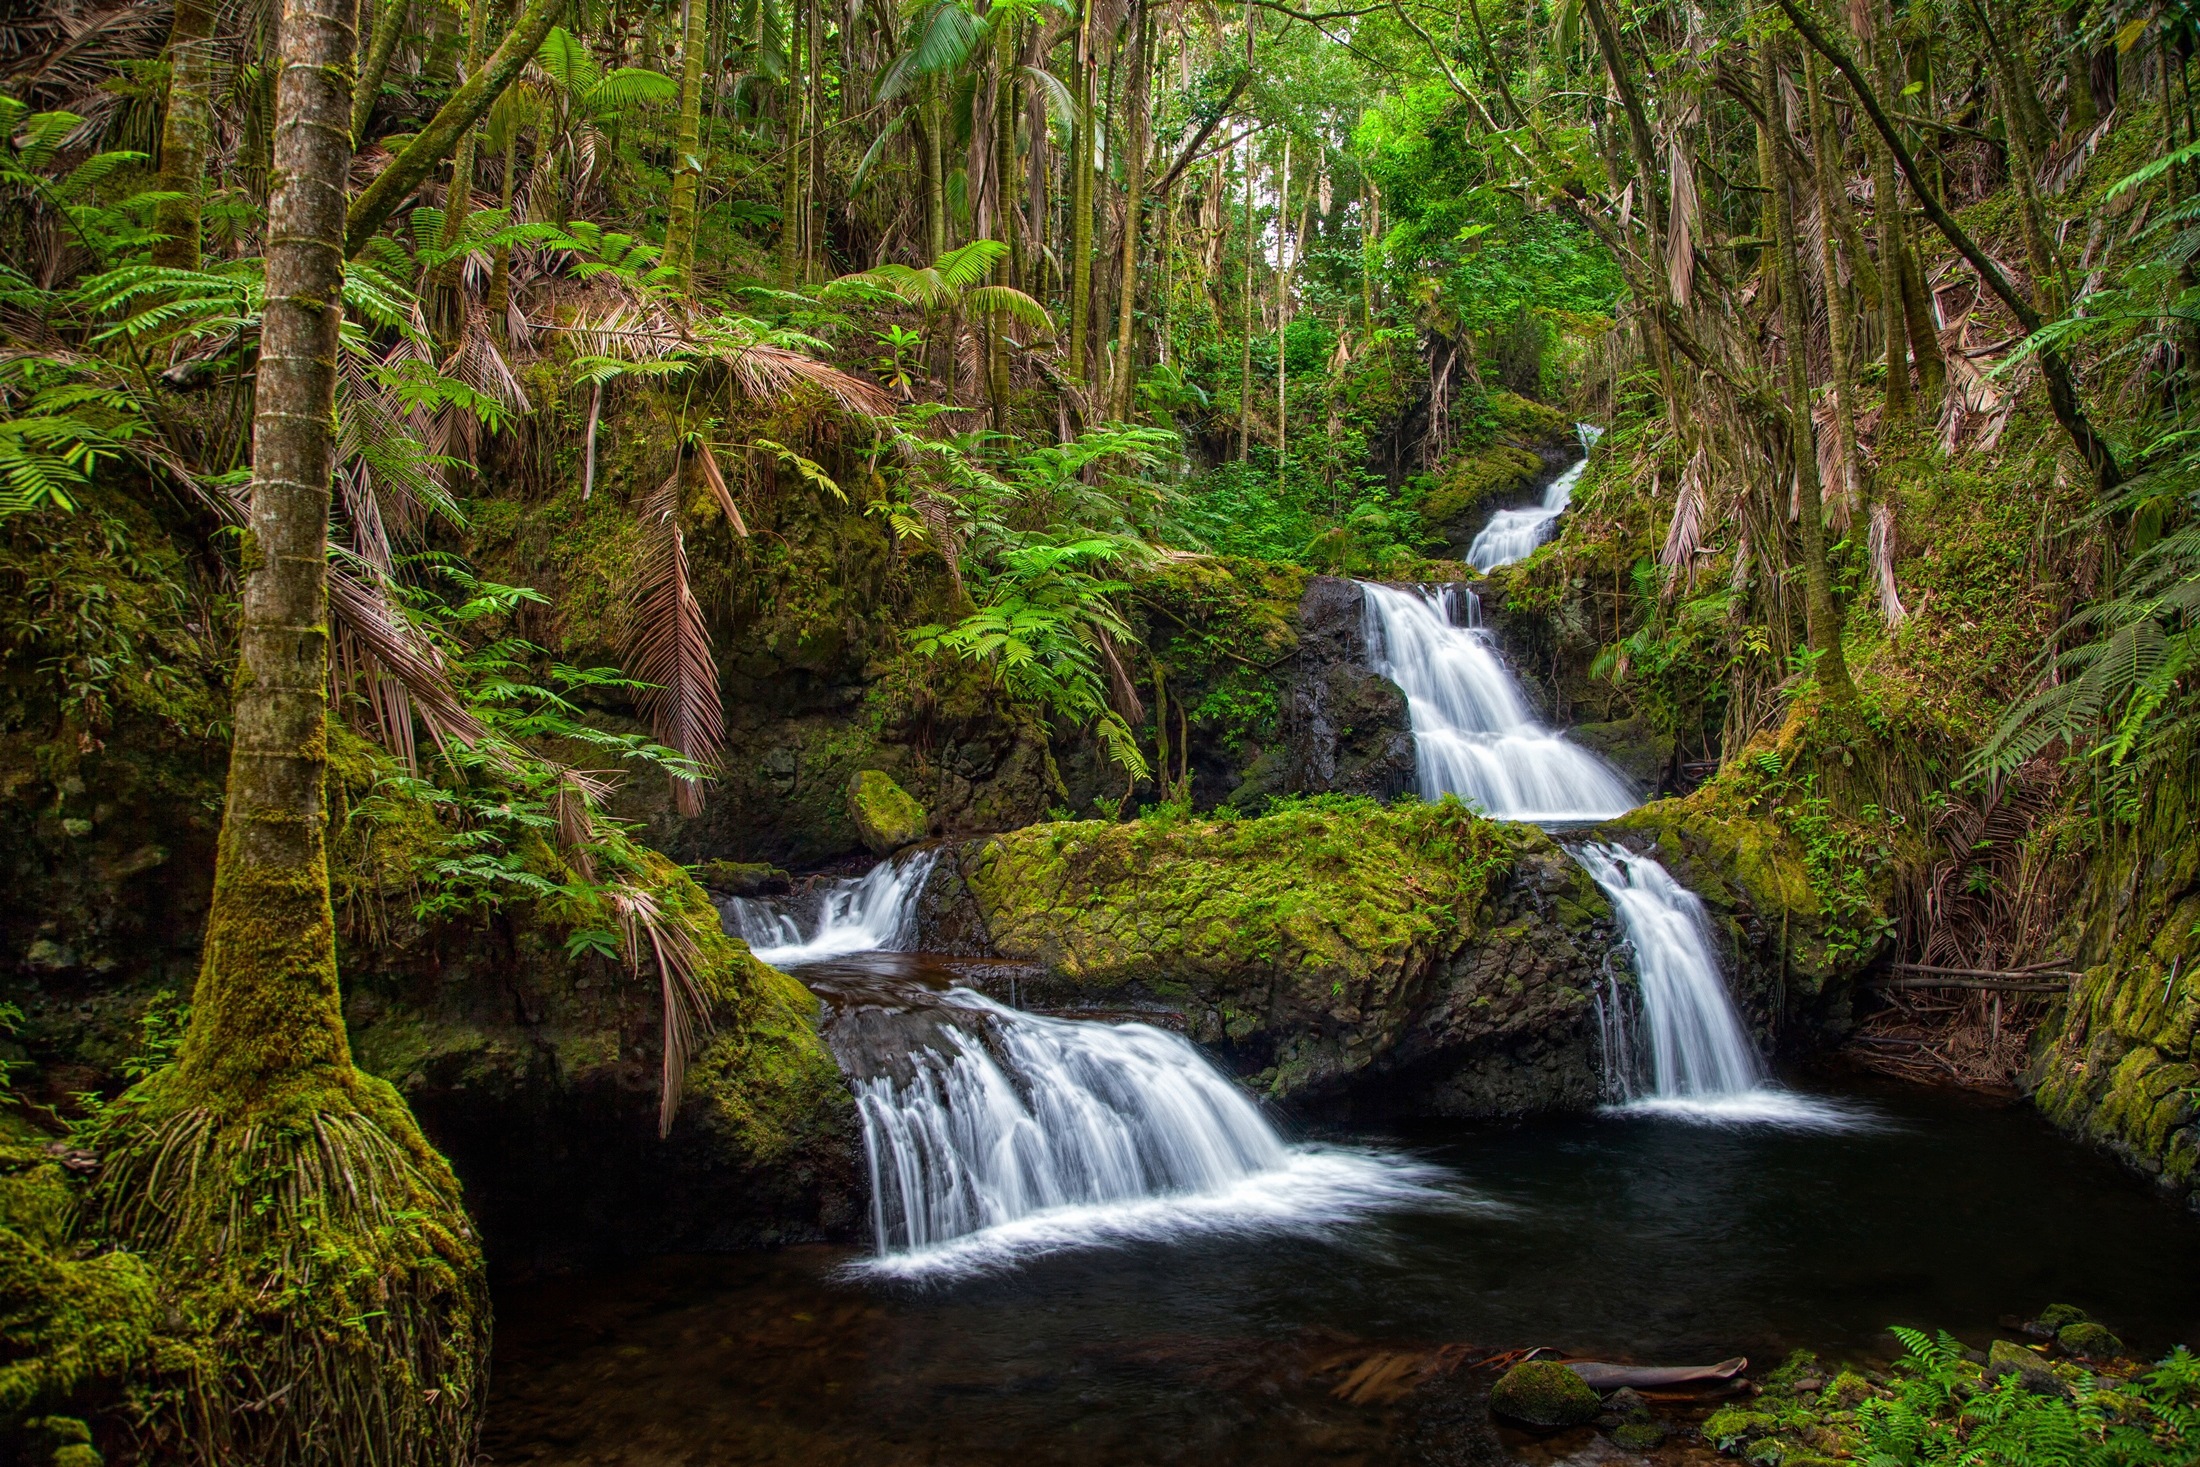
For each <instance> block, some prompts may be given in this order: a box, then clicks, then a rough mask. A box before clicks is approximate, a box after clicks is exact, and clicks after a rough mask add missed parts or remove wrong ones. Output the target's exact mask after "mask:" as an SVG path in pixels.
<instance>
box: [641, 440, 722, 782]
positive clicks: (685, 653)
mask: <svg viewBox="0 0 2200 1467" xmlns="http://www.w3.org/2000/svg"><path fill="white" fill-rule="evenodd" d="M641 513H642V536H643V550H642V562H641V575H640V579H639V581H638V583H637V593H638V594H637V597H636V605H635V613H636V615H635V627H634V636H633V640H632V642H631V643H630V644H629V647H628V651H627V666H628V670H629V671H631V672H632V673H633V675H634V676H635V677H636V678H638V679H640V680H641V681H642V682H644V683H646V684H649V686H648V687H646V688H645V689H644V690H643V691H642V692H641V694H640V695H639V697H638V698H637V700H636V701H637V702H638V703H639V704H640V706H641V710H642V713H643V716H645V717H646V718H648V719H649V722H650V728H651V730H652V732H653V733H654V734H655V736H656V738H657V741H658V742H659V743H661V744H663V745H665V746H666V747H667V748H671V749H677V750H678V751H679V752H680V753H681V754H683V755H685V756H686V757H687V758H688V759H689V760H690V761H691V762H692V763H694V764H696V765H707V764H708V763H709V762H710V761H711V760H712V759H714V758H716V757H717V755H718V751H719V750H720V748H722V747H723V746H724V744H725V739H726V722H725V705H724V703H723V701H722V700H721V698H720V696H719V691H718V664H717V662H716V661H715V660H714V659H713V657H712V656H711V645H710V628H709V626H708V624H707V623H706V622H705V621H704V619H703V608H702V605H701V603H699V602H698V601H697V600H696V599H695V592H694V589H693V588H692V587H691V586H690V584H689V581H688V562H687V541H686V539H685V538H684V537H683V536H682V534H681V532H680V470H679V468H678V467H677V466H675V467H674V469H673V471H672V473H671V475H670V476H668V477H667V478H666V479H665V481H664V483H662V484H660V485H659V486H658V487H657V488H656V489H655V490H654V491H652V492H651V493H650V494H649V495H648V496H647V497H646V498H645V499H644V500H643V501H642V511H641ZM672 792H673V799H674V802H675V803H676V804H677V805H678V807H679V810H680V813H681V814H683V815H687V816H691V817H692V816H695V815H700V814H702V812H703V790H702V784H701V781H700V779H699V778H697V777H693V776H689V775H685V774H674V775H673V776H672Z"/></svg>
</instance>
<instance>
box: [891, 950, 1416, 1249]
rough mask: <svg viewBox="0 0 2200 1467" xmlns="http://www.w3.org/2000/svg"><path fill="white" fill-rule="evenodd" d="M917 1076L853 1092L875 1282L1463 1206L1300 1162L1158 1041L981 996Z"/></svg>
mask: <svg viewBox="0 0 2200 1467" xmlns="http://www.w3.org/2000/svg"><path fill="white" fill-rule="evenodd" d="M943 1002H944V1003H946V1004H948V1005H952V1006H954V1007H957V1008H959V1009H962V1010H964V1011H966V1012H965V1014H964V1015H963V1018H964V1019H965V1020H966V1021H971V1020H974V1021H975V1022H972V1023H970V1026H969V1027H954V1026H942V1027H941V1028H939V1029H938V1030H937V1031H936V1033H937V1034H938V1036H939V1042H938V1044H937V1045H936V1046H918V1047H916V1048H914V1049H912V1050H911V1051H910V1053H909V1059H910V1061H911V1068H910V1070H909V1071H908V1072H907V1074H906V1075H905V1076H904V1077H903V1078H901V1079H899V1080H897V1079H896V1078H895V1077H894V1075H893V1074H892V1073H891V1072H888V1073H882V1074H878V1075H874V1076H871V1077H869V1078H863V1079H859V1080H857V1081H856V1082H855V1091H856V1103H857V1106H858V1108H859V1110H860V1113H861V1115H862V1118H863V1145H864V1151H865V1155H866V1158H867V1160H868V1162H869V1164H870V1172H871V1182H872V1185H871V1218H872V1228H873V1234H874V1238H875V1241H876V1245H877V1253H878V1256H877V1258H876V1259H874V1260H873V1262H872V1263H871V1264H869V1265H868V1268H869V1269H870V1270H871V1271H876V1272H883V1273H891V1274H900V1275H936V1274H955V1273H964V1272H970V1271H974V1270H982V1269H987V1268H993V1267H998V1266H1001V1265H1003V1264H1007V1263H1013V1262H1015V1261H1017V1260H1019V1259H1023V1258H1027V1257H1031V1256H1034V1255H1036V1254H1040V1253H1046V1252H1052V1251H1055V1250H1057V1249H1061V1248H1065V1247H1077V1246H1085V1245H1089V1244H1092V1243H1100V1242H1126V1241H1132V1240H1136V1239H1141V1238H1149V1239H1150V1238H1170V1237H1180V1236H1184V1235H1187V1234H1196V1233H1204V1232H1242V1231H1255V1232H1257V1231H1269V1230H1287V1231H1291V1232H1294V1233H1301V1234H1303V1233H1307V1232H1319V1231H1323V1230H1325V1229H1327V1228H1329V1227H1331V1226H1333V1225H1335V1224H1339V1223H1343V1222H1347V1221H1349V1220H1351V1219H1352V1218H1355V1217H1360V1216H1364V1215H1365V1214H1367V1213H1368V1212H1370V1211H1373V1210H1377V1209H1381V1208H1388V1207H1395V1206H1401V1205H1415V1204H1418V1205H1429V1204H1435V1203H1446V1202H1449V1203H1454V1204H1455V1203H1456V1199H1454V1198H1449V1197H1447V1196H1446V1195H1445V1194H1444V1193H1442V1192H1440V1191H1439V1190H1437V1187H1436V1185H1435V1184H1436V1182H1437V1181H1438V1179H1439V1178H1440V1177H1441V1176H1442V1175H1443V1174H1442V1173H1441V1172H1439V1171H1438V1170H1437V1169H1435V1168H1432V1167H1427V1166H1424V1165H1420V1164H1417V1163H1413V1162H1409V1161H1405V1160H1403V1159H1399V1158H1392V1157H1385V1156H1382V1155H1379V1154H1376V1153H1372V1152H1364V1151H1356V1150H1350V1149H1346V1148H1339V1147H1315V1146H1291V1145H1287V1144H1286V1143H1285V1142H1284V1140H1283V1138H1282V1137H1280V1136H1278V1135H1277V1134H1276V1131H1275V1129H1274V1128H1273V1127H1272V1126H1270V1125H1269V1124H1268V1121H1267V1119H1266V1118H1265V1117H1264V1116H1262V1114H1261V1113H1260V1108H1259V1107H1258V1106H1257V1105H1255V1104H1254V1103H1253V1100H1252V1098H1251V1097H1250V1096H1248V1095H1247V1094H1246V1093H1245V1091H1244V1089H1243V1088H1242V1087H1240V1086H1239V1085H1238V1084H1237V1083H1236V1082H1235V1081H1233V1080H1231V1079H1230V1078H1229V1077H1228V1076H1226V1075H1224V1074H1223V1073H1222V1072H1220V1071H1219V1070H1217V1069H1216V1068H1215V1067H1214V1066H1213V1065H1212V1064H1210V1063H1209V1062H1208V1061H1207V1059H1206V1057H1205V1056H1203V1055H1202V1054H1201V1053H1200V1052H1199V1051H1198V1050H1197V1049H1196V1048H1194V1047H1193V1046H1192V1045H1191V1044H1190V1043H1189V1042H1187V1041H1186V1040H1184V1039H1182V1038H1180V1037H1178V1036H1176V1035H1174V1034H1170V1033H1167V1032H1165V1031H1164V1030H1161V1029H1156V1028H1154V1027H1152V1026H1151V1025H1147V1024H1137V1023H1129V1024H1103V1023H1095V1022H1081V1021H1074V1020H1067V1019H1055V1018H1047V1017H1042V1016H1040V1015H1036V1014H1027V1013H1023V1012H1020V1011H1018V1010H1015V1009H1011V1008H1007V1007H1004V1006H1003V1005H1001V1004H998V1003H995V1002H994V1001H992V1000H991V999H988V998H986V997H984V996H983V995H981V994H977V993H973V992H971V991H969V990H968V989H955V990H953V991H951V992H950V993H948V994H946V995H944V996H943Z"/></svg>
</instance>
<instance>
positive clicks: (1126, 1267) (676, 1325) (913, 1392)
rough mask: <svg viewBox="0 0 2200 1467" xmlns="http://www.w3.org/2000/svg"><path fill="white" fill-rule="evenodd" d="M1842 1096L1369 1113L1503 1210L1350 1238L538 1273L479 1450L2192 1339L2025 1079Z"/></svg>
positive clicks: (1440, 1452)
mask: <svg viewBox="0 0 2200 1467" xmlns="http://www.w3.org/2000/svg"><path fill="white" fill-rule="evenodd" d="M1847 1099H1848V1100H1849V1101H1850V1102H1851V1103H1855V1104H1861V1105H1863V1106H1865V1107H1868V1108H1869V1110H1870V1112H1871V1113H1872V1114H1873V1116H1874V1117H1876V1119H1877V1125H1876V1126H1875V1127H1874V1128H1872V1129H1868V1130H1860V1131H1848V1132H1830V1133H1829V1132H1810V1131H1802V1132H1798V1131H1783V1130H1767V1129H1711V1128H1704V1127H1698V1126H1691V1125H1687V1124H1683V1123H1679V1122H1675V1121H1671V1120H1654V1119H1624V1118H1612V1117H1599V1118H1586V1119H1576V1120H1569V1121H1562V1122H1549V1123H1542V1124H1535V1125H1526V1126H1519V1127H1509V1128H1501V1127H1490V1126H1467V1125H1454V1126H1427V1127H1419V1128H1415V1129H1414V1130H1412V1131H1409V1132H1405V1133H1401V1134H1396V1135H1386V1136H1360V1137H1356V1138H1352V1139H1356V1140H1358V1141H1361V1142H1365V1143H1369V1144H1378V1145H1383V1146H1390V1147H1397V1148H1403V1149H1409V1150H1412V1151H1414V1152H1415V1153H1417V1154H1418V1155H1420V1156H1422V1157H1423V1158H1425V1159H1427V1160H1431V1161H1434V1162H1437V1163H1440V1164H1442V1165H1443V1166H1445V1167H1448V1168H1450V1169H1451V1170H1452V1172H1453V1173H1454V1175H1455V1177H1456V1181H1455V1183H1454V1184H1453V1186H1454V1187H1455V1189H1456V1191H1457V1193H1458V1194H1459V1195H1460V1196H1462V1197H1463V1198H1466V1199H1470V1200H1471V1201H1473V1202H1474V1203H1475V1204H1476V1205H1473V1206H1469V1207H1446V1208H1429V1209H1423V1210H1419V1211H1414V1212H1408V1213H1403V1214H1391V1215H1386V1216H1381V1217H1377V1218H1373V1219H1370V1220H1367V1221H1365V1222H1364V1223H1361V1224H1357V1225H1355V1226H1354V1227H1353V1228H1352V1229H1351V1230H1350V1232H1349V1233H1348V1234H1347V1235H1345V1236H1342V1237H1332V1238H1328V1239H1320V1240H1317V1239H1306V1238H1292V1237H1277V1236H1251V1237H1247V1236H1237V1237H1233V1236H1227V1235H1224V1236H1205V1237H1195V1238H1189V1239H1184V1240H1180V1241H1176V1242H1171V1243H1152V1242H1146V1243H1138V1244H1135V1245H1130V1246H1124V1247H1117V1248H1110V1249H1106V1250H1094V1251H1083V1252H1076V1251H1073V1252H1068V1253H1059V1254H1055V1255H1052V1256H1049V1257H1044V1258H1039V1259H1036V1260H1032V1261H1029V1262H1027V1263H1025V1264H1023V1265H1021V1266H1019V1267H1018V1268H1016V1269H1014V1270H1013V1271H1011V1272H1006V1273H1001V1274H996V1275H992V1276H987V1277H981V1278H976V1279H965V1280H962V1281H959V1282H954V1283H949V1284H936V1285H932V1286H928V1287H913V1286H911V1285H908V1284H884V1283H873V1282H864V1281H861V1280H859V1279H851V1278H849V1277H847V1276H846V1275H845V1274H844V1272H843V1269H844V1267H845V1265H847V1264H848V1263H849V1262H850V1261H851V1260H853V1259H856V1258H858V1257H860V1255H858V1254H854V1253H851V1252H849V1251H847V1250H837V1249H828V1248H803V1249H793V1250H789V1251H786V1252H782V1253H777V1254H771V1255H751V1256H736V1257H722V1258H677V1259H664V1260H658V1261H656V1262H652V1263H649V1264H646V1265H641V1266H637V1267H633V1268H628V1269H624V1270H620V1271H615V1272H608V1273H604V1274H601V1275H597V1276H593V1277H590V1278H587V1279H583V1280H568V1281H561V1282H554V1283H548V1284H542V1285H537V1286H532V1287H527V1288H515V1289H512V1290H509V1291H506V1292H505V1293H504V1294H503V1295H502V1296H501V1297H500V1298H499V1300H498V1339H497V1361H496V1374H495V1381H494V1387H493V1393H492V1397H491V1402H490V1413H489V1417H490V1420H489V1430H488V1439H487V1441H486V1442H485V1444H484V1445H485V1450H486V1452H487V1453H488V1455H489V1456H490V1457H491V1458H492V1459H493V1460H494V1461H495V1462H497V1463H500V1464H505V1467H510V1464H516V1463H592V1464H598V1463H600V1464H610V1463H620V1464H643V1463H648V1464H671V1463H682V1464H686V1463H775V1464H777V1463H784V1464H797V1463H800V1464H812V1463H820V1464H822V1463H843V1462H845V1463H865V1464H886V1463H904V1462H906V1463H943V1464H945V1463H955V1464H988V1467H990V1464H1003V1467H1009V1464H1013V1467H1036V1464H1047V1463H1063V1464H1101V1463H1110V1464H1114V1463H1145V1462H1190V1463H1199V1464H1202V1467H1226V1464H1240V1463H1243V1464H1259V1463H1281V1462H1325V1463H1327V1462H1335V1463H1365V1464H1369V1467H1375V1464H1386V1463H1423V1462H1426V1463H1454V1462H1494V1461H1500V1460H1506V1459H1507V1458H1508V1457H1517V1455H1518V1453H1519V1450H1520V1449H1522V1445H1523V1444H1522V1443H1520V1442H1517V1441H1514V1442H1512V1443H1511V1445H1509V1446H1508V1445H1506V1444H1505V1443H1502V1442H1499V1441H1498V1440H1497V1439H1496V1438H1495V1437H1494V1436H1493V1435H1492V1433H1491V1432H1490V1430H1489V1428H1488V1427H1487V1426H1486V1425H1483V1424H1482V1414H1481V1413H1480V1411H1479V1409H1478V1408H1474V1409H1470V1408H1469V1406H1468V1405H1463V1404H1461V1402H1462V1400H1464V1397H1462V1396H1461V1395H1460V1394H1459V1392H1458V1391H1452V1392H1451V1393H1450V1394H1449V1395H1447V1394H1446V1391H1445V1390H1443V1389H1435V1390H1422V1391H1419V1392H1417V1393H1415V1394H1414V1395H1412V1396H1411V1397H1408V1398H1405V1399H1403V1400H1396V1399H1388V1398H1386V1397H1385V1395H1384V1393H1383V1392H1382V1391H1380V1390H1378V1391H1375V1392H1374V1393H1373V1394H1370V1393H1368V1392H1366V1391H1359V1392H1354V1391H1352V1390H1351V1389H1350V1383H1351V1382H1352V1381H1353V1380H1354V1379H1355V1377H1356V1373H1357V1375H1358V1378H1361V1379H1363V1380H1364V1379H1365V1378H1367V1376H1368V1375H1369V1373H1370V1372H1372V1373H1373V1374H1374V1375H1376V1376H1382V1375H1383V1374H1384V1373H1385V1369H1386V1362H1389V1363H1390V1364H1394V1365H1395V1366H1396V1368H1395V1369H1391V1370H1389V1374H1390V1375H1392V1376H1396V1377H1398V1378H1399V1379H1401V1380H1403V1381H1404V1382H1405V1383H1406V1384H1411V1383H1412V1382H1414V1381H1416V1380H1422V1379H1431V1380H1437V1379H1449V1377H1447V1376H1444V1370H1445V1368H1446V1366H1447V1364H1448V1363H1449V1362H1451V1361H1453V1360H1454V1359H1455V1358H1456V1357H1457V1355H1458V1353H1459V1352H1457V1351H1453V1352H1452V1353H1450V1354H1446V1353H1444V1352H1443V1347H1445V1346H1447V1345H1448V1346H1458V1345H1472V1346H1476V1347H1479V1348H1482V1349H1489V1348H1494V1347H1504V1348H1513V1347H1521V1346H1528V1345H1545V1344H1547V1345H1555V1346H1558V1347H1560V1348H1563V1349H1565V1350H1568V1351H1571V1352H1575V1353H1581V1354H1593V1355H1599V1356H1604V1357H1607V1358H1613V1357H1617V1358H1623V1359H1633V1360H1641V1361H1657V1362H1663V1363H1697V1362H1703V1361H1709V1360H1715V1359H1719V1358H1722V1357H1725V1356H1730V1355H1735V1354H1746V1355H1749V1356H1750V1357H1751V1358H1752V1360H1753V1361H1756V1362H1758V1363H1759V1364H1760V1365H1769V1364H1772V1363H1776V1362H1777V1360H1778V1359H1779V1358H1780V1357H1782V1356H1783V1355H1784V1354H1785V1353H1786V1352H1787V1351H1789V1350H1791V1349H1793V1348H1797V1347H1808V1348H1813V1349H1817V1350H1820V1351H1824V1352H1829V1353H1833V1354H1837V1355H1842V1356H1853V1357H1863V1356H1872V1355H1879V1354H1884V1353H1887V1352H1888V1351H1889V1350H1890V1348H1891V1343H1892V1342H1891V1340H1890V1339H1889V1338H1888V1337H1887V1336H1886V1335H1885V1334H1884V1333H1883V1331H1884V1329H1885V1327H1886V1326H1887V1325H1889V1324H1895V1323H1902V1324H1913V1325H1919V1326H1928V1327H1936V1328H1946V1329H1950V1330H1953V1331H1954V1332H1955V1333H1957V1334H1958V1335H1961V1336H1964V1337H1966V1338H1968V1339H1970V1340H1972V1341H1973V1342H1981V1341H1983V1340H1984V1339H1985V1338H1986V1337H1988V1336H1989V1335H1991V1334H1993V1333H1995V1332H1996V1331H1997V1329H1999V1330H2001V1331H2003V1332H2006V1331H2007V1329H2008V1326H2009V1324H2010V1323H2011V1322H2013V1318H2014V1317H2016V1316H2022V1315H2027V1314H2029V1313H2032V1312H2034V1311H2037V1310H2038V1309H2039V1308H2040V1307H2042V1306H2044V1305H2046V1304H2048V1303H2051V1302H2069V1303H2074V1304H2078V1305H2080V1306H2082V1307H2084V1308H2086V1309H2088V1310H2090V1311H2092V1312H2093V1313H2094V1314H2095V1315H2096V1317H2098V1318H2101V1319H2103V1320H2106V1321H2108V1322H2109V1323H2111V1324H2112V1325H2113V1326H2115V1327H2116V1328H2117V1329H2118V1330H2119V1331H2120V1332H2121V1333H2122V1334H2123V1336H2124V1337H2125V1339H2126V1340H2127V1341H2129V1342H2130V1343H2131V1344H2132V1345H2133V1346H2134V1347H2135V1348H2139V1349H2143V1350H2146V1351H2149V1352H2153V1351H2159V1350H2163V1349H2166V1348H2167V1347H2169V1346H2170V1345H2172V1344H2175V1343H2186V1344H2191V1345H2194V1346H2200V1222H2196V1221H2195V1219H2193V1218H2192V1217H2191V1216H2189V1215H2187V1214H2185V1213H2183V1212H2180V1211H2178V1210H2176V1209H2174V1208H2172V1207H2171V1206H2169V1205H2167V1204H2165V1203H2164V1202H2162V1201H2161V1200H2159V1199H2158V1198H2157V1197H2155V1196H2154V1195H2152V1194H2151V1193H2150V1192H2149V1191H2148V1190H2147V1189H2146V1188H2145V1187H2144V1185H2143V1184H2141V1183H2139V1182H2138V1181H2136V1180H2135V1179H2133V1178H2132V1177H2130V1176H2129V1175H2128V1174H2126V1173H2124V1172H2123V1171H2121V1170H2120V1169H2118V1168H2117V1167H2116V1166H2114V1165H2113V1164H2112V1163H2110V1162H2108V1161H2106V1160H2104V1159H2102V1158H2100V1157H2098V1156H2096V1155H2094V1154H2092V1153H2090V1152H2087V1151H2085V1150H2083V1149H2081V1148H2079V1147H2076V1146H2074V1145H2072V1144H2070V1143H2069V1142H2067V1141H2065V1140H2063V1139H2062V1138H2060V1137H2058V1136H2056V1135H2055V1134H2054V1133H2053V1132H2052V1131H2050V1130H2049V1129H2048V1128H2047V1127H2046V1126H2045V1125H2044V1124H2043V1123H2042V1122H2041V1121H2040V1120H2039V1119H2038V1118H2037V1117H2036V1116H2035V1115H2033V1114H2032V1113H2031V1112H2029V1111H2027V1110H2025V1109H2023V1108H2021V1107H2019V1106H2015V1105H2003V1104H1996V1103H1989V1102H1980V1101H1975V1100H1970V1099H1966V1098H1962V1097H1951V1096H1947V1095H1941V1094H1937V1093H1924V1092H1917V1091H1910V1090H1902V1089H1891V1088H1880V1089H1872V1090H1869V1091H1866V1092H1863V1093H1860V1094H1855V1095H1852V1096H1849V1097H1847ZM1393 1357H1395V1359H1393ZM1469 1374H1470V1372H1460V1379H1461V1380H1462V1382H1464V1381H1465V1380H1466V1377H1467V1376H1468V1375H1469ZM1481 1388H1482V1387H1479V1386H1469V1385H1465V1384H1462V1385H1461V1387H1460V1390H1464V1391H1467V1392H1469V1394H1471V1392H1472V1391H1473V1390H1477V1389H1481ZM1340 1391H1344V1392H1345V1395H1346V1396H1347V1397H1351V1398H1350V1399H1344V1398H1340V1395H1339V1392H1340ZM1592 1456H1593V1454H1592ZM1583 1460H1590V1459H1589V1458H1584V1459H1583Z"/></svg>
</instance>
